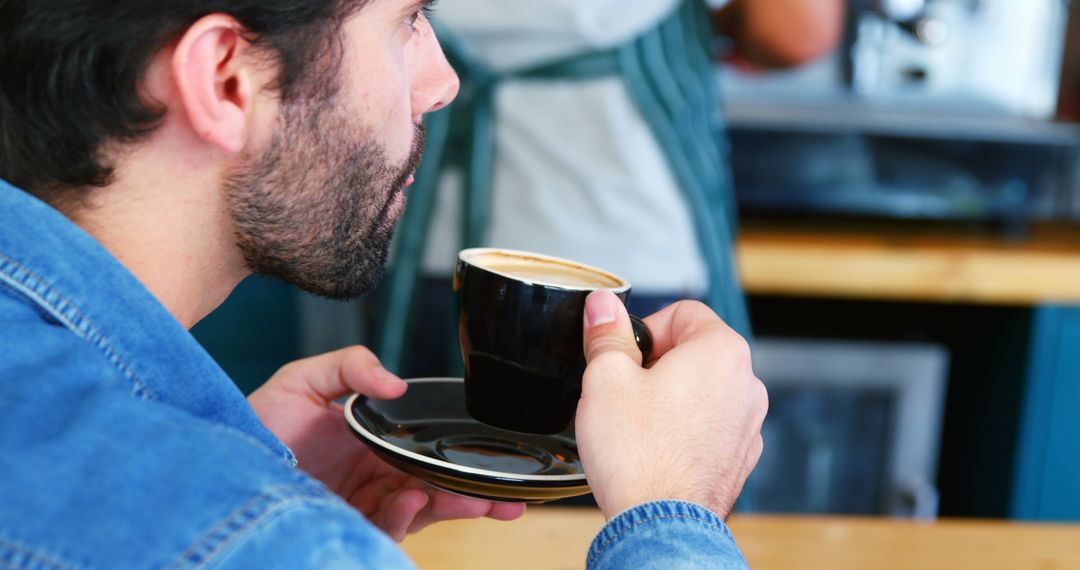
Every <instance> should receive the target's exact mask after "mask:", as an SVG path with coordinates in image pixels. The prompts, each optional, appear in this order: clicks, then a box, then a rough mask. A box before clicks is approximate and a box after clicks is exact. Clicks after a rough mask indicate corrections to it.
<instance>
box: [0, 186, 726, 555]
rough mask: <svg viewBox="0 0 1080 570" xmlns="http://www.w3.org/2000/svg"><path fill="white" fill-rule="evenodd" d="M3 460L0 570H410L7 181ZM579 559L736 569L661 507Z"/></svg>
mask: <svg viewBox="0 0 1080 570" xmlns="http://www.w3.org/2000/svg"><path fill="white" fill-rule="evenodd" d="M183 270H184V268H183V267H182V266H178V267H177V271H183ZM0 451H2V452H0V568H18V569H50V570H51V569H66V568H102V569H113V568H225V567H242V568H248V567H253V568H254V567H267V568H370V569H393V568H412V567H413V566H412V564H411V563H410V562H409V561H408V559H407V558H406V557H405V555H404V554H403V553H402V552H401V551H400V550H399V549H398V548H397V546H396V545H395V544H394V543H393V542H392V541H391V540H390V539H389V538H388V537H386V536H385V535H384V534H383V533H382V532H380V531H379V530H378V529H376V528H375V527H374V526H372V525H371V524H370V523H369V522H367V521H366V520H365V519H364V518H363V517H362V516H361V515H360V514H359V513H357V512H356V511H355V510H354V509H352V508H351V507H349V506H348V505H347V504H345V503H344V502H343V501H342V500H340V499H339V498H338V497H337V496H336V495H334V494H333V493H332V492H330V491H329V490H328V489H326V488H325V487H324V486H323V485H321V484H320V483H318V482H316V481H315V480H313V479H312V478H310V477H308V476H307V475H306V474H305V473H304V472H302V471H300V470H298V469H296V460H295V459H294V457H293V455H292V453H291V452H290V451H289V449H288V448H286V447H285V445H283V444H282V443H281V442H280V441H279V440H278V439H277V438H276V437H274V435H273V434H271V433H270V432H269V431H268V430H267V429H266V428H265V427H264V426H263V425H262V424H261V423H260V422H259V420H258V418H257V417H256V415H255V413H254V412H253V411H252V409H251V407H250V406H249V405H248V404H247V401H246V400H245V399H244V397H243V395H242V394H241V393H240V391H239V390H238V389H237V388H236V387H235V386H234V385H233V383H232V382H231V381H230V380H229V378H228V377H227V376H226V375H225V373H224V372H223V371H222V370H221V368H220V367H218V366H217V364H215V363H214V361H213V360H212V359H211V358H210V357H209V356H208V355H207V354H206V352H205V351H204V350H203V349H202V348H201V347H200V346H199V344H198V343H197V342H196V341H195V340H194V339H193V338H192V337H191V335H190V334H189V333H188V331H187V330H185V329H184V328H183V327H182V326H181V325H180V323H179V322H177V321H176V320H175V319H174V318H173V317H172V316H171V315H170V314H169V313H168V311H166V310H165V308H164V307H163V306H162V305H161V304H160V303H159V302H158V301H157V299H155V298H154V297H153V295H151V293H150V292H149V291H148V290H147V289H146V288H145V287H144V286H143V285H142V284H141V283H140V282H139V281H138V280H136V278H135V277H134V276H133V275H131V274H130V273H129V272H128V271H127V270H126V269H125V268H124V267H123V266H122V265H121V264H120V263H119V262H118V261H117V260H116V259H115V258H113V257H112V256H111V255H110V254H109V253H108V252H107V251H106V250H105V249H104V248H103V247H102V246H101V245H100V244H98V243H97V242H96V241H95V240H94V239H93V238H92V237H90V236H89V235H88V234H86V233H84V232H83V231H82V230H81V229H80V228H78V227H77V226H76V225H74V224H73V223H71V222H70V221H69V220H68V219H67V218H65V217H64V216H63V215H61V214H60V213H59V212H57V211H56V210H54V209H52V208H51V207H49V206H48V205H46V204H44V203H42V202H40V201H38V200H37V199H35V198H33V197H32V196H30V195H29V194H26V193H24V192H22V191H20V190H18V189H16V188H13V187H12V186H10V185H8V184H6V183H4V182H3V181H0ZM509 524H513V523H509ZM588 564H589V566H590V567H591V568H597V569H600V568H629V567H631V565H636V566H637V567H639V568H691V567H692V568H722V567H741V566H743V565H744V562H743V561H742V557H741V556H740V555H739V553H738V550H737V549H736V547H735V545H734V542H733V541H732V539H731V536H730V534H728V531H727V528H726V527H725V526H724V523H723V522H722V521H720V520H719V519H718V518H717V517H715V516H714V515H712V513H710V512H708V511H706V510H705V509H702V508H701V507H698V506H696V505H691V504H687V503H676V502H658V503H651V504H647V505H642V506H640V507H636V508H635V509H632V510H630V511H628V512H627V513H624V514H623V515H621V516H620V517H617V518H616V519H613V520H612V521H611V523H610V524H609V525H608V526H606V527H605V528H604V530H603V531H602V532H601V534H600V536H599V537H597V540H596V542H595V543H594V545H593V548H592V549H591V551H590V554H589V560H588Z"/></svg>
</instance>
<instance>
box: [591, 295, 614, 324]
mask: <svg viewBox="0 0 1080 570" xmlns="http://www.w3.org/2000/svg"><path fill="white" fill-rule="evenodd" d="M619 306H620V303H619V298H618V297H616V296H615V295H614V294H613V293H610V292H598V293H593V294H591V295H589V297H588V299H586V300H585V319H586V321H587V322H588V324H589V326H590V327H598V326H600V325H606V324H608V323H613V322H615V317H616V316H617V315H618V314H619Z"/></svg>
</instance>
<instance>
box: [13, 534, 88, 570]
mask: <svg viewBox="0 0 1080 570" xmlns="http://www.w3.org/2000/svg"><path fill="white" fill-rule="evenodd" d="M14 557H18V558H21V559H24V560H27V561H28V562H30V564H19V565H16V564H15V562H14V560H12V558H14ZM0 566H2V567H4V568H14V569H17V570H23V569H27V568H50V569H53V570H66V569H75V568H80V566H78V565H75V564H73V563H71V562H68V561H66V560H62V559H61V558H60V557H58V556H56V555H53V554H48V555H47V554H44V553H42V552H39V551H37V550H32V549H31V548H29V547H27V546H25V545H22V544H19V543H17V542H13V541H11V540H7V539H4V538H0Z"/></svg>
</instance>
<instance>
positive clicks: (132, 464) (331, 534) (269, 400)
mask: <svg viewBox="0 0 1080 570" xmlns="http://www.w3.org/2000/svg"><path fill="white" fill-rule="evenodd" d="M427 4H428V2H424V1H416V0H367V1H364V0H310V1H307V2H295V1H292V0H186V1H184V0H165V1H159V2H154V3H153V5H150V4H149V3H146V2H140V1H136V0H107V1H106V0H66V1H65V0H51V1H47V2H42V1H40V0H0V179H4V180H6V181H7V182H2V183H0V402H2V403H3V410H4V413H3V414H2V415H0V448H2V449H3V450H4V453H3V454H2V455H0V473H3V476H2V477H0V501H2V504H3V505H4V508H3V509H0V565H2V566H5V567H14V568H30V567H33V568H42V567H46V568H69V567H71V568H75V567H80V568H81V567H86V568H145V567H166V566H168V567H204V566H205V567H262V566H273V567H282V568H325V567H361V568H380V569H381V568H404V567H409V563H408V561H407V560H406V559H405V558H404V556H403V555H402V553H401V552H400V551H399V550H398V549H397V548H396V547H395V546H394V544H393V542H392V540H389V539H388V536H389V538H392V539H395V540H401V539H402V538H403V537H404V536H405V534H406V533H408V532H411V531H417V530H420V529H422V528H423V527H424V526H426V525H428V524H431V523H433V522H436V521H439V520H444V519H452V518H459V517H475V516H490V517H493V518H496V519H513V518H516V517H517V516H519V515H520V514H521V513H522V507H521V506H519V505H509V504H492V503H488V502H483V501H475V500H471V499H465V498H462V497H456V496H452V495H449V494H446V493H440V492H437V491H434V490H432V489H430V488H428V487H426V486H424V485H423V484H422V483H421V482H420V481H417V480H414V479H410V478H408V477H406V476H404V475H403V474H401V473H400V472H397V471H395V470H393V469H391V468H390V467H388V466H387V465H386V464H384V463H382V462H381V461H379V460H378V459H377V458H375V457H374V456H372V455H371V454H369V453H368V452H367V450H366V449H365V448H364V447H363V446H362V445H361V444H359V443H358V442H357V441H356V440H355V439H354V438H353V437H352V436H351V435H350V434H349V433H348V432H347V431H346V429H345V428H344V426H343V423H342V420H341V417H340V414H341V410H340V407H339V406H338V405H337V404H335V403H334V401H335V400H336V399H337V398H339V397H340V396H342V395H344V394H347V393H349V392H353V391H359V392H363V393H366V394H369V395H371V396H374V397H378V398H394V397H398V396H400V395H401V394H402V393H403V392H404V391H405V389H406V385H405V384H404V383H402V382H401V381H400V380H399V379H397V378H396V377H394V376H392V375H391V374H389V373H388V372H386V371H385V370H384V369H382V368H381V367H380V366H379V363H378V361H377V359H376V358H375V357H374V356H373V355H372V354H371V353H370V352H368V351H367V350H366V349H363V348H360V347H352V348H349V349H345V350H342V351H339V352H336V353H332V354H328V355H324V356H319V357H315V358H311V359H308V360H304V361H299V362H295V363H293V364H290V365H288V366H286V367H284V368H283V369H282V370H281V371H280V372H278V373H277V374H276V375H275V376H274V377H273V378H272V379H271V380H270V381H269V382H268V383H267V384H266V386H264V387H263V388H262V389H260V390H259V391H258V392H256V393H255V394H253V395H252V396H251V397H250V400H249V401H245V400H244V399H243V397H242V396H241V395H240V394H239V392H238V391H237V390H236V389H235V387H233V386H232V385H231V383H230V382H229V380H228V378H227V377H226V376H225V375H224V373H223V372H222V371H221V370H220V368H218V367H217V366H216V365H215V364H214V363H213V362H212V361H211V360H210V359H209V357H208V356H207V355H206V353H205V352H204V351H202V349H201V348H200V347H199V346H198V344H197V343H195V341H194V340H193V339H192V338H191V337H190V335H189V334H188V333H187V330H186V329H188V328H190V327H191V326H192V325H194V324H195V323H196V322H198V321H199V320H200V319H201V318H203V317H204V316H205V315H207V314H208V313H209V312H211V311H212V310H213V309H214V308H215V307H216V306H217V305H218V304H219V303H221V301H222V300H223V299H225V298H226V296H227V295H228V294H229V292H230V291H231V290H232V289H233V287H235V286H236V284H237V283H239V282H240V281H241V280H242V279H244V277H246V276H247V275H249V274H252V273H260V274H267V275H273V276H277V277H280V278H283V279H285V280H287V281H289V282H291V283H294V284H296V285H298V286H300V287H302V288H304V289H306V290H308V291H311V292H314V293H317V294H321V295H325V296H329V297H335V298H346V297H350V296H354V295H357V294H360V293H362V292H364V291H366V290H367V289H369V288H370V287H371V286H372V285H373V284H374V283H375V282H377V280H378V278H379V275H380V273H381V270H382V265H383V262H384V260H385V257H386V249H387V246H388V243H389V241H390V238H391V235H392V233H393V230H394V225H395V222H396V219H397V217H398V215H399V214H400V212H401V210H402V208H403V207H404V201H405V198H404V188H405V187H406V186H408V184H409V181H410V178H411V173H412V171H413V169H414V167H415V165H416V164H417V161H418V159H419V156H420V152H421V151H420V149H421V147H422V140H423V138H422V132H421V131H422V129H420V128H419V127H418V125H420V123H421V119H422V117H423V116H424V114H425V113H429V112H431V111H433V110H436V109H438V108H440V107H442V106H444V105H446V104H447V103H448V102H449V101H450V100H451V99H453V98H454V96H455V94H456V91H457V79H456V77H455V76H454V74H453V72H452V70H451V69H450V68H449V66H448V65H447V63H446V60H445V59H444V57H443V55H442V53H441V51H440V49H439V45H438V42H437V41H436V39H435V37H434V34H433V32H432V30H431V28H430V26H429V24H428V22H427V19H426V16H425V15H424V9H425V8H426V6H427ZM587 313H588V317H587V322H586V323H583V326H584V327H585V331H586V352H587V354H588V357H589V360H590V365H589V369H588V371H587V374H586V378H585V380H584V395H583V398H582V401H581V405H580V408H579V415H578V420H577V421H578V426H579V427H578V430H579V431H578V441H579V447H580V452H581V456H582V459H583V462H584V463H585V468H586V471H587V474H588V477H589V480H590V483H591V484H592V486H593V488H594V490H595V492H596V495H597V497H598V500H599V503H600V506H601V508H602V509H603V511H604V513H605V515H606V516H607V517H608V518H609V519H611V521H610V523H609V524H608V526H607V527H605V529H604V530H603V532H602V534H601V536H600V537H598V540H597V542H596V544H595V545H594V548H593V550H592V551H591V552H590V559H589V563H590V565H591V566H593V567H596V568H613V567H625V565H627V564H631V563H635V564H642V565H646V566H648V565H650V564H651V565H652V566H653V567H664V568H671V567H677V564H694V565H695V566H694V567H704V566H709V567H716V566H724V565H734V566H738V565H742V564H743V561H742V558H741V556H740V555H739V554H738V550H737V549H736V547H735V545H734V543H733V541H732V539H731V537H730V535H729V534H728V533H727V530H726V527H724V524H723V522H722V518H723V517H724V516H726V515H727V513H728V510H729V509H730V507H731V504H732V503H733V501H734V500H735V498H736V497H737V495H738V493H739V490H740V488H741V486H742V484H743V482H744V481H745V479H746V477H747V476H748V474H749V472H750V471H751V470H752V468H753V466H754V464H755V462H756V461H757V458H758V457H759V455H760V452H761V438H760V426H761V421H762V419H763V416H764V413H765V408H766V406H767V404H766V396H765V393H764V389H763V387H762V385H761V383H760V381H758V380H757V379H756V378H755V377H754V375H753V372H752V370H751V367H750V359H749V354H748V351H747V349H746V345H745V343H744V342H743V341H742V340H741V339H740V338H738V336H737V335H735V334H734V333H733V332H732V331H731V330H730V329H728V328H727V327H726V326H725V325H724V324H723V323H722V322H721V321H720V320H719V319H718V318H717V317H716V316H715V315H714V314H712V313H711V312H710V311H708V310H707V309H705V308H704V307H702V306H701V305H696V304H682V305H678V306H676V307H672V308H671V309H669V310H667V311H664V312H662V313H659V314H657V315H653V316H652V317H650V319H649V320H648V325H649V327H650V329H651V330H652V331H653V333H654V336H655V340H656V345H657V346H656V354H657V355H658V357H657V359H656V360H655V361H654V362H653V363H651V366H650V368H648V369H644V368H642V367H641V366H640V365H639V364H637V362H639V361H640V354H639V353H638V352H637V349H636V347H635V345H634V344H633V341H632V336H631V332H630V327H629V323H628V320H627V316H626V312H625V310H623V309H622V308H621V305H620V304H619V303H618V302H616V301H615V300H614V299H613V297H612V295H610V294H596V295H594V296H592V297H591V298H590V300H589V303H588V305H587ZM297 467H298V468H297ZM362 515H363V516H362ZM365 518H366V520H365ZM375 527H378V528H379V529H381V532H380V531H379V530H377V529H376V528H375ZM703 565H704V566H703Z"/></svg>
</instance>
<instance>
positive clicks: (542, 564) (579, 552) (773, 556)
mask: <svg viewBox="0 0 1080 570" xmlns="http://www.w3.org/2000/svg"><path fill="white" fill-rule="evenodd" d="M603 524H604V520H603V517H601V516H600V514H599V512H598V511H596V510H594V509H586V508H568V507H532V508H530V510H529V512H528V513H527V514H526V515H525V517H524V518H522V519H521V520H518V521H514V522H510V523H500V522H496V521H491V520H484V519H481V520H472V521H455V522H451V523H443V524H441V525H437V526H435V527H432V528H429V529H427V530H425V531H423V532H421V533H420V534H418V535H415V536H412V537H410V538H409V539H407V540H406V541H405V543H404V548H405V550H406V551H407V552H408V553H409V555H410V556H411V557H412V558H413V560H414V561H415V562H416V564H417V566H419V568H420V570H459V569H460V570H465V569H468V570H488V569H490V570H496V569H497V570H511V569H512V570H564V569H573V568H583V567H584V565H585V553H586V552H587V550H588V548H589V544H590V543H591V542H592V539H593V536H594V535H595V534H596V532H597V531H598V530H599V529H600V527H601V526H603ZM731 528H732V531H733V532H734V533H735V537H736V539H737V540H738V542H739V545H740V546H741V548H742V550H743V552H744V553H745V555H746V557H747V560H748V561H749V562H750V565H751V567H752V568H754V569H755V570H786V569H792V570H795V569H798V570H814V569H822V570H825V569H828V570H845V569H852V570H855V569H858V570H865V569H873V570H889V569H893V568H895V569H898V570H899V569H904V570H908V569H919V570H928V569H938V568H940V569H942V570H945V569H948V570H955V569H962V568H972V569H975V568H977V569H981V570H988V569H999V568H1000V569H1002V570H1005V569H1008V570H1024V569H1028V568H1030V569H1039V570H1054V569H1059V568H1060V569H1066V568H1068V569H1077V568H1080V526H1062V525H1057V526H1055V525H1028V524H1016V523H1008V522H989V521H940V522H935V523H917V522H910V521H901V520H894V519H870V518H836V517H832V518H815V517H776V516H761V515H753V516H739V517H734V518H733V519H732V521H731Z"/></svg>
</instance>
